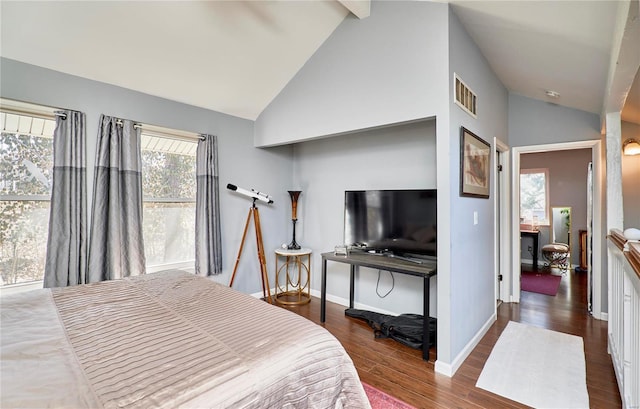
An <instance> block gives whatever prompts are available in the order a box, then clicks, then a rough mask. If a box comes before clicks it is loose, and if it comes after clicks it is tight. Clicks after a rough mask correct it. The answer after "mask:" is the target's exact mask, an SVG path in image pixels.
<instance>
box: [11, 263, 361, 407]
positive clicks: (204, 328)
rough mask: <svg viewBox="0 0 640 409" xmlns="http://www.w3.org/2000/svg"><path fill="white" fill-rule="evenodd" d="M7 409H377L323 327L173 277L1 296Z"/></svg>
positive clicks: (206, 283)
mask: <svg viewBox="0 0 640 409" xmlns="http://www.w3.org/2000/svg"><path fill="white" fill-rule="evenodd" d="M1 302H2V305H1V306H2V311H1V314H2V316H1V318H2V320H1V325H2V328H1V333H0V336H1V350H0V352H1V373H0V376H1V385H0V386H1V390H2V392H1V395H0V407H2V408H19V407H29V408H40V407H60V408H101V407H102V408H119V407H125V408H152V407H153V408H163V407H167V408H175V407H197V408H204V407H207V408H285V407H290V408H369V407H370V405H369V402H368V400H367V397H366V394H365V392H364V389H363V387H362V384H361V382H360V380H359V378H358V374H357V372H356V370H355V367H354V365H353V362H352V361H351V359H350V357H349V356H348V355H347V354H346V352H345V350H344V348H343V347H342V345H341V344H340V343H339V342H338V341H337V339H335V338H334V337H333V336H332V335H331V334H329V332H328V331H326V330H325V329H324V328H322V327H320V326H318V325H316V324H314V323H312V322H311V321H308V320H306V319H305V318H303V317H300V316H298V315H297V314H294V313H292V312H290V311H286V310H284V309H281V308H278V307H275V306H272V305H270V304H268V303H265V302H264V301H261V300H258V299H255V298H253V297H251V296H248V295H246V294H242V293H239V292H237V291H235V290H233V289H230V288H228V287H226V286H224V285H220V284H218V283H215V282H213V281H211V280H209V279H206V278H203V277H198V276H195V275H193V274H189V273H185V272H180V271H166V272H161V273H156V274H148V275H143V276H139V277H132V278H127V279H122V280H113V281H106V282H102V283H96V284H87V285H82V286H76V287H67V288H55V289H42V290H34V291H29V292H25V293H19V294H11V295H6V296H3V297H2V299H1Z"/></svg>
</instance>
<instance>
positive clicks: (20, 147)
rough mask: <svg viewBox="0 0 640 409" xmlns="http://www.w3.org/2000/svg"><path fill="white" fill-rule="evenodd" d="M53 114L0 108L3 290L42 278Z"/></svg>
mask: <svg viewBox="0 0 640 409" xmlns="http://www.w3.org/2000/svg"><path fill="white" fill-rule="evenodd" d="M39 108H40V107H39ZM41 108H42V110H43V111H47V110H48V109H46V108H44V107H41ZM12 112H13V113H12ZM53 115H54V114H53V109H51V110H50V112H48V113H43V114H41V115H40V116H31V115H29V114H27V113H23V112H21V113H15V111H13V110H9V109H8V108H5V106H4V105H3V108H2V109H0V126H1V127H2V133H1V135H0V285H1V286H2V287H3V288H5V287H8V286H14V285H26V284H29V283H38V284H40V283H41V282H42V279H43V276H44V265H45V260H46V254H47V235H48V228H49V209H50V201H51V186H52V178H53V132H54V130H55V119H53V118H54V116H53Z"/></svg>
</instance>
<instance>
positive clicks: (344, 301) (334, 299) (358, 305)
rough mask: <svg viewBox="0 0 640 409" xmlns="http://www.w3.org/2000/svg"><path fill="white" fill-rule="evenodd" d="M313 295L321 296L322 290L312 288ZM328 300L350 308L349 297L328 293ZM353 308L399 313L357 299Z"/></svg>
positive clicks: (383, 312)
mask: <svg viewBox="0 0 640 409" xmlns="http://www.w3.org/2000/svg"><path fill="white" fill-rule="evenodd" d="M311 295H312V296H313V297H317V298H320V295H321V294H320V291H318V290H311ZM327 301H330V302H332V303H336V304H338V305H342V306H343V307H347V308H349V299H347V298H342V297H336V296H335V295H331V294H327ZM353 308H356V309H359V310H367V311H373V312H377V313H380V314H387V315H398V314H397V313H394V312H391V311H387V310H383V309H381V308H376V307H373V306H371V305H367V304H362V303H359V302H355V301H354V303H353Z"/></svg>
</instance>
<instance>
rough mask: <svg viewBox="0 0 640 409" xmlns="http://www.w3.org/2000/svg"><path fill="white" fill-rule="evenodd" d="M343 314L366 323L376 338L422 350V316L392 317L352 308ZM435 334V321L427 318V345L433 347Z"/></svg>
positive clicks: (404, 315) (405, 315)
mask: <svg viewBox="0 0 640 409" xmlns="http://www.w3.org/2000/svg"><path fill="white" fill-rule="evenodd" d="M344 314H345V315H346V316H348V317H352V318H358V319H361V320H364V321H366V322H367V323H368V324H369V326H370V327H371V328H373V333H374V336H375V337H376V338H391V339H393V340H395V341H398V342H400V343H401V344H403V345H406V346H408V347H410V348H415V349H421V348H422V342H423V336H422V324H423V316H422V315H418V314H400V315H398V316H393V315H387V314H380V313H377V312H373V311H366V310H357V309H354V308H348V309H346V310H345V311H344ZM435 334H436V319H435V318H431V317H429V337H428V342H429V345H435V339H436V338H435Z"/></svg>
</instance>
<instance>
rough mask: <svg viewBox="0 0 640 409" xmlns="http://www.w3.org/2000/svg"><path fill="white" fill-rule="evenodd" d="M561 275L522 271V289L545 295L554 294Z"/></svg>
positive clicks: (558, 285)
mask: <svg viewBox="0 0 640 409" xmlns="http://www.w3.org/2000/svg"><path fill="white" fill-rule="evenodd" d="M560 280H562V277H560V276H555V275H553V274H549V273H535V272H523V273H522V274H521V275H520V288H521V289H522V291H528V292H530V293H538V294H545V295H556V294H557V293H558V287H560Z"/></svg>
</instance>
